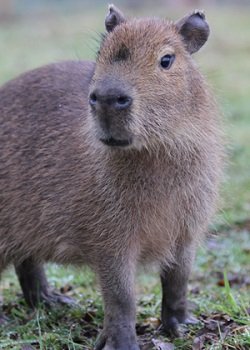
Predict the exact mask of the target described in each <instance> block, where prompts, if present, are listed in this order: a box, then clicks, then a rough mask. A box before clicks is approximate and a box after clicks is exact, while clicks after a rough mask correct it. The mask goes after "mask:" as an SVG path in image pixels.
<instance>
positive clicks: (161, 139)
mask: <svg viewBox="0 0 250 350" xmlns="http://www.w3.org/2000/svg"><path fill="white" fill-rule="evenodd" d="M105 25H106V34H105V35H104V36H103V38H102V42H101V44H100V49H99V51H98V53H97V58H96V62H87V61H76V62H73V61H68V62H62V63H55V64H51V65H47V66H44V67H42V68H38V69H35V70H32V71H30V72H28V73H25V74H23V75H21V76H19V77H18V78H17V79H14V80H12V81H10V82H8V83H6V84H5V85H4V86H3V87H2V88H1V89H0V123H1V125H0V148H1V152H0V271H1V270H3V269H4V268H5V267H6V266H7V265H9V264H14V266H15V269H16V272H17V275H18V278H19V280H20V284H21V287H22V290H23V293H24V297H25V299H26V301H27V302H28V303H29V304H30V305H32V306H34V305H36V304H37V302H38V301H39V300H40V301H47V302H50V301H57V300H58V301H66V300H64V299H65V297H63V296H61V295H59V294H56V293H53V292H52V291H51V290H50V289H49V287H48V283H47V281H46V277H45V273H44V270H43V267H42V264H43V263H44V262H48V261H52V262H56V263H59V264H73V265H78V266H79V265H82V264H87V265H89V266H90V267H92V268H93V270H94V271H95V272H96V274H97V276H98V280H99V283H100V287H101V291H102V296H103V300H104V309H105V319H104V328H103V332H102V334H101V335H100V337H99V339H98V341H97V344H96V349H97V350H100V349H105V350H114V349H115V350H138V349H139V345H138V343H137V340H136V332H135V313H136V311H135V296H134V279H135V271H136V268H137V266H138V265H139V264H146V263H147V264H153V263H154V264H157V265H158V266H159V270H160V276H161V283H162V292H163V297H162V314H161V320H162V325H163V328H164V329H165V330H166V331H168V332H173V333H174V334H176V333H177V332H178V324H179V323H182V322H187V321H188V314H187V305H186V304H187V302H186V293H187V282H188V277H189V273H190V269H191V265H192V261H193V258H194V255H195V251H196V247H197V246H198V245H199V243H200V242H201V241H202V238H203V236H204V232H205V231H206V229H207V226H208V223H209V222H210V221H211V217H212V215H213V214H214V211H215V208H216V203H217V197H218V185H219V182H220V178H221V172H222V164H223V161H222V160H223V142H222V138H221V127H220V118H219V113H218V112H217V109H216V103H215V101H214V98H213V96H212V94H211V92H210V91H209V88H208V86H207V84H206V82H205V80H204V78H203V77H202V75H201V74H200V73H199V71H198V69H197V67H196V64H195V63H194V61H193V58H192V54H193V53H195V52H196V51H198V50H199V49H200V48H201V47H202V46H203V44H204V43H205V42H206V40H207V38H208V35H209V26H208V24H207V22H206V20H205V16H204V14H203V12H201V11H194V12H193V13H191V14H189V15H187V16H185V17H184V18H182V19H180V20H178V21H176V22H172V21H169V20H165V19H159V18H145V19H134V18H126V17H124V15H123V14H122V12H121V11H120V10H118V9H116V8H115V7H114V6H113V5H111V6H110V7H109V12H108V15H107V17H106V20H105Z"/></svg>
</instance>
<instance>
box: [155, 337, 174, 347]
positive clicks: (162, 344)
mask: <svg viewBox="0 0 250 350" xmlns="http://www.w3.org/2000/svg"><path fill="white" fill-rule="evenodd" d="M152 343H153V344H154V346H155V348H156V350H174V344H172V343H165V342H162V341H160V340H156V339H152Z"/></svg>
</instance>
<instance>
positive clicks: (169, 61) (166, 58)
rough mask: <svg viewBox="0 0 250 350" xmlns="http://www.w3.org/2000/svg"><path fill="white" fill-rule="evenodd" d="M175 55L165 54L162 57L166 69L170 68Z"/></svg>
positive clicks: (163, 66)
mask: <svg viewBox="0 0 250 350" xmlns="http://www.w3.org/2000/svg"><path fill="white" fill-rule="evenodd" d="M174 59H175V55H165V56H163V57H162V58H161V66H162V68H164V69H169V68H170V67H171V66H172V63H173V62H174Z"/></svg>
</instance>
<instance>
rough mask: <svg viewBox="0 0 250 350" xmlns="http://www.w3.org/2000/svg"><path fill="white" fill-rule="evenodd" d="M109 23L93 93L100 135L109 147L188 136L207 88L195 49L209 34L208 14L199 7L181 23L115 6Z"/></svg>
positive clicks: (94, 117) (142, 145)
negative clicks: (130, 14)
mask: <svg viewBox="0 0 250 350" xmlns="http://www.w3.org/2000/svg"><path fill="white" fill-rule="evenodd" d="M105 25H106V29H107V34H106V35H105V36H104V38H103V41H102V43H101V47H100V50H99V52H98V57H97V62H96V70H95V74H94V77H93V80H92V84H91V88H90V94H89V104H90V112H91V118H92V120H93V123H92V125H93V128H94V130H95V135H96V137H97V138H98V139H99V140H101V141H102V142H103V143H104V144H106V145H108V146H116V147H117V146H118V147H119V148H121V147H123V148H137V149H141V148H148V149H150V148H152V147H154V148H156V147H157V146H160V145H164V146H165V147H169V145H171V144H173V143H176V139H177V138H179V139H181V138H182V137H183V134H184V135H185V137H188V130H190V133H192V129H193V125H194V124H195V123H196V119H197V117H196V114H199V112H197V110H199V104H200V102H199V99H200V95H201V94H202V93H203V92H202V88H201V81H202V78H201V76H200V74H199V73H198V71H197V69H196V67H195V63H194V61H193V59H192V57H191V54H193V53H194V52H196V51H198V50H199V49H200V47H201V46H202V45H203V44H204V43H205V42H206V40H207V38H208V35H209V27H208V24H207V22H206V21H205V16H204V14H203V13H202V12H200V11H196V12H193V13H192V14H190V15H187V16H185V17H184V18H182V19H181V20H179V21H177V22H175V23H174V22H171V21H168V20H164V19H156V18H154V19H147V18H146V19H128V20H127V19H125V17H124V16H123V14H122V13H121V12H120V11H119V10H118V9H116V8H115V7H114V6H113V5H111V6H110V8H109V13H108V15H107V17H106V21H105ZM201 100H202V98H201ZM203 102H204V98H203ZM195 127H196V129H197V125H196V126H195ZM128 146H129V147H128ZM116 147H115V148H116Z"/></svg>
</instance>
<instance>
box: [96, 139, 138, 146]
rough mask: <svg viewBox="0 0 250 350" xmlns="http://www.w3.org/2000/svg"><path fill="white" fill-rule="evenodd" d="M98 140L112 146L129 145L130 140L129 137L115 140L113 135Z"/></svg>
mask: <svg viewBox="0 0 250 350" xmlns="http://www.w3.org/2000/svg"><path fill="white" fill-rule="evenodd" d="M100 141H102V142H103V143H104V144H105V145H107V146H112V147H126V146H129V145H131V143H132V140H131V139H127V140H117V139H115V138H113V137H109V138H106V139H104V138H101V139H100Z"/></svg>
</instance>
